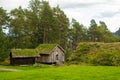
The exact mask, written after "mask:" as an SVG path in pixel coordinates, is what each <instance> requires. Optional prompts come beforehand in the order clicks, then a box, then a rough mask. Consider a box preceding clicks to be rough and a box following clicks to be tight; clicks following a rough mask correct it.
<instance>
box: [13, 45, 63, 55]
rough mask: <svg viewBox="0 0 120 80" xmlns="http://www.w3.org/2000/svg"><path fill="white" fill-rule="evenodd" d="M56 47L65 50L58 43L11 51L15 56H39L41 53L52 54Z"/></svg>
mask: <svg viewBox="0 0 120 80" xmlns="http://www.w3.org/2000/svg"><path fill="white" fill-rule="evenodd" d="M56 47H59V48H60V49H61V50H62V51H63V52H64V49H63V48H62V47H60V46H59V45H58V44H40V45H39V46H38V47H37V48H35V49H12V50H11V52H12V56H13V57H35V56H38V57H39V56H40V54H50V53H51V52H52V51H53V50H54V49H55V48H56Z"/></svg>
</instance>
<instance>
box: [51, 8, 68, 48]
mask: <svg viewBox="0 0 120 80" xmlns="http://www.w3.org/2000/svg"><path fill="white" fill-rule="evenodd" d="M53 10H54V17H55V18H56V22H55V23H56V25H55V26H56V28H57V31H56V34H58V39H59V42H58V43H59V44H60V45H61V46H62V47H63V48H66V47H67V41H68V28H69V19H68V18H67V16H66V14H65V13H64V11H62V10H61V9H60V8H59V6H57V7H54V8H53Z"/></svg>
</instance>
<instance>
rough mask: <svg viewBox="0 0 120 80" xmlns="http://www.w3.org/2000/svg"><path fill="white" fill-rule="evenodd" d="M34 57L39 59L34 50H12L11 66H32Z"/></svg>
mask: <svg viewBox="0 0 120 80" xmlns="http://www.w3.org/2000/svg"><path fill="white" fill-rule="evenodd" d="M36 57H40V56H39V55H38V53H37V51H36V50H35V49H22V50H21V49H12V50H11V52H10V64H11V65H33V64H35V59H36Z"/></svg>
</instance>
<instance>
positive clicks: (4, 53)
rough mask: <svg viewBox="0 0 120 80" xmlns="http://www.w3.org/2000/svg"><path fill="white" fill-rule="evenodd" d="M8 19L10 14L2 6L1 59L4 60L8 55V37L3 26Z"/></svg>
mask: <svg viewBox="0 0 120 80" xmlns="http://www.w3.org/2000/svg"><path fill="white" fill-rule="evenodd" d="M7 19H8V16H7V13H6V11H5V10H4V9H3V8H2V7H0V61H3V60H4V59H5V58H6V57H8V54H7V53H8V46H7V45H8V44H7V38H6V37H5V35H4V33H3V31H2V26H3V25H5V24H6V22H7Z"/></svg>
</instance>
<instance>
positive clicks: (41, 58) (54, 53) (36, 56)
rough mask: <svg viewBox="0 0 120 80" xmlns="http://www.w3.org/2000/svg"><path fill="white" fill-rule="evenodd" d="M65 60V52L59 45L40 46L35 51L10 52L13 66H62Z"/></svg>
mask: <svg viewBox="0 0 120 80" xmlns="http://www.w3.org/2000/svg"><path fill="white" fill-rule="evenodd" d="M64 58H65V51H64V49H63V48H62V47H61V46H59V45H57V44H40V45H39V46H38V47H37V48H35V49H22V50H21V49H12V50H11V52H10V64H11V65H33V64H35V63H36V62H40V63H47V64H53V63H56V64H61V63H62V62H64Z"/></svg>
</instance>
